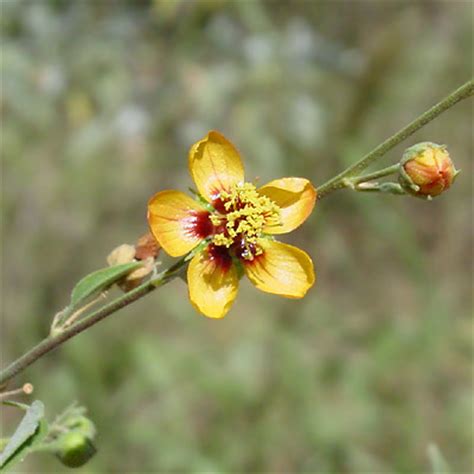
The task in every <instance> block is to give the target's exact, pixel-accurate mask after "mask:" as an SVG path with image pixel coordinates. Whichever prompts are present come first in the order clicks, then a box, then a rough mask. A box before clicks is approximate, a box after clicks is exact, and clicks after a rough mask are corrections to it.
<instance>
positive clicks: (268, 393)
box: [1, 0, 473, 473]
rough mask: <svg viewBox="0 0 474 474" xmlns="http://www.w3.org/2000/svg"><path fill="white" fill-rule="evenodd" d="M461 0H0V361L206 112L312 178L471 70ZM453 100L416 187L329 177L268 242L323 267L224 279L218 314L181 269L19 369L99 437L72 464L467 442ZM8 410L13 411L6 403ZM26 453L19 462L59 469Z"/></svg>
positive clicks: (250, 466)
mask: <svg viewBox="0 0 474 474" xmlns="http://www.w3.org/2000/svg"><path fill="white" fill-rule="evenodd" d="M472 10H473V4H472V2H470V1H465V2H463V1H453V2H449V1H446V2H434V1H418V2H416V1H415V2H406V1H390V2H388V1H387V2H385V1H337V2H331V1H316V0H314V1H279V2H258V1H250V0H247V1H245V0H240V1H232V2H229V1H224V0H214V1H210V0H209V1H185V0H173V1H172V0H154V1H152V0H148V1H138V0H135V1H133V0H129V1H112V0H108V1H106V0H97V1H92V0H90V1H87V0H82V1H74V2H73V1H60V0H56V1H53V0H51V1H42V0H17V1H15V0H2V1H1V27H2V36H3V38H2V46H1V60H2V87H1V94H2V97H1V111H2V118H3V120H2V128H1V146H2V156H3V185H2V198H3V216H4V217H3V231H2V232H3V265H2V284H3V295H4V299H3V319H2V341H1V346H2V365H5V364H7V363H8V362H10V361H12V360H13V359H14V358H15V357H17V356H19V355H20V354H21V353H22V352H24V351H25V350H26V349H27V348H29V347H31V346H32V345H33V344H34V343H35V342H37V341H39V340H40V339H41V338H42V337H44V336H45V335H46V334H47V331H48V328H49V325H50V322H51V318H52V316H53V315H54V313H55V312H56V311H57V310H59V309H60V308H62V307H64V306H65V305H66V304H67V302H68V295H69V292H70V289H71V288H72V287H73V285H74V283H75V282H76V281H77V280H78V279H79V278H80V277H82V276H83V275H85V274H86V273H88V272H90V271H92V270H94V269H97V268H100V267H103V266H104V265H105V264H106V262H105V257H106V255H107V254H108V253H109V251H110V250H111V249H113V248H114V247H115V246H116V245H118V244H120V243H124V242H128V243H133V242H134V241H135V240H136V238H137V237H138V236H139V235H141V234H142V233H143V232H144V231H145V230H146V225H147V224H146V219H145V215H146V203H147V199H148V198H149V197H150V196H151V195H152V194H154V193H155V192H157V191H158V190H161V189H166V188H179V189H182V190H185V189H186V187H187V186H189V185H191V180H190V178H189V175H188V171H187V151H188V149H189V147H190V145H191V144H192V143H194V142H195V141H197V140H198V139H200V138H201V137H202V136H203V135H204V134H205V133H206V132H207V130H209V129H212V128H216V129H219V130H220V131H222V132H223V133H225V135H226V136H227V137H228V138H230V139H231V140H232V141H233V142H234V143H235V144H236V145H237V146H238V148H239V149H240V151H241V152H242V154H243V156H244V160H245V166H246V171H247V176H248V177H249V178H250V179H253V178H254V177H256V176H258V177H259V179H260V182H261V183H264V182H266V181H268V180H270V179H274V178H277V177H281V176H305V177H308V178H310V179H311V180H313V181H314V183H315V184H316V185H318V184H321V183H322V182H323V181H325V180H326V179H328V178H330V177H332V176H333V175H334V174H336V173H337V172H338V171H340V170H342V169H343V168H344V167H345V166H347V165H348V164H350V163H352V162H354V161H355V160H356V159H358V158H360V157H361V156H362V155H363V154H365V153H366V152H367V151H369V150H370V149H371V148H373V147H374V146H375V145H377V144H378V143H379V142H381V141H382V140H383V139H385V138H386V137H387V136H389V135H390V134H391V133H393V132H395V131H396V130H398V129H399V128H400V127H401V126H403V125H405V124H406V123H408V122H409V121H410V120H412V119H414V118H415V117H416V116H417V115H418V114H419V113H421V112H423V111H424V110H425V109H426V108H428V107H429V106H430V105H432V104H433V103H434V102H436V101H437V100H439V99H440V98H441V97H443V96H445V95H446V94H448V93H449V92H450V91H451V90H452V89H454V88H455V87H457V86H458V85H460V84H461V83H463V82H465V81H466V80H467V79H469V77H470V75H471V73H472V52H473V47H472V45H473V35H472V31H473V30H472V28H473V25H472V13H473V11H472ZM472 130H473V117H472V105H471V103H469V101H464V102H463V103H461V104H458V105H457V106H456V107H455V108H453V109H451V110H450V111H448V112H447V113H445V114H444V115H442V116H441V117H440V118H438V119H437V120H436V121H435V122H433V123H431V124H430V125H429V126H427V127H425V128H424V129H422V130H421V131H420V132H418V133H417V134H416V135H414V136H412V137H411V138H410V139H409V140H407V141H406V142H405V143H404V144H403V145H401V146H399V147H397V148H396V149H395V150H393V151H392V152H391V153H390V154H389V155H388V156H387V157H386V159H385V161H384V162H383V163H381V164H380V166H382V165H384V164H387V165H388V164H391V163H394V162H396V161H398V159H399V157H400V156H401V154H402V152H403V149H404V148H405V147H407V146H409V145H411V144H414V143H416V142H419V141H425V140H431V141H435V142H437V143H445V144H447V145H448V146H449V150H450V152H451V155H452V157H453V159H454V161H455V163H456V165H457V167H458V168H461V169H462V170H463V173H462V174H461V175H460V177H459V179H458V181H457V182H456V185H455V186H454V187H453V188H452V190H450V192H449V193H448V194H446V195H443V196H442V197H440V198H438V199H436V200H434V201H433V202H425V201H422V200H417V199H414V198H408V197H395V196H375V195H363V194H355V193H351V192H349V191H343V192H339V193H336V194H334V195H332V196H331V197H330V198H328V199H325V200H324V201H322V202H321V203H318V205H317V207H316V209H315V212H314V213H313V215H312V217H311V219H310V220H309V221H308V222H307V223H306V225H305V226H303V227H302V228H301V229H300V230H298V231H296V232H295V233H292V234H291V235H290V236H288V237H286V238H285V239H286V241H288V242H291V243H292V244H294V245H298V246H300V247H302V248H304V249H306V250H307V251H308V252H309V253H310V254H311V255H312V257H313V259H314V261H315V264H316V268H317V272H318V276H319V280H318V282H317V284H316V286H315V287H314V288H313V289H312V290H311V291H310V292H309V294H308V296H307V297H306V298H305V299H303V300H300V301H291V300H284V299H280V298H278V297H276V296H271V295H267V294H263V293H260V292H258V291H256V290H255V289H254V288H253V287H251V285H250V284H248V282H245V283H243V284H242V288H241V292H240V295H239V298H238V300H237V303H236V304H235V307H234V309H233V310H232V311H231V313H230V314H229V315H228V316H227V317H226V318H225V319H224V320H222V321H214V320H208V319H206V318H204V317H202V316H200V315H198V314H197V313H195V311H194V310H193V309H192V307H191V305H190V303H189V302H188V300H187V292H186V287H185V285H184V284H183V282H181V281H173V282H172V283H171V284H169V285H168V286H167V287H166V288H165V289H163V290H161V291H158V292H156V293H154V294H152V295H150V296H148V297H147V298H146V299H144V300H142V301H140V302H138V303H136V304H134V305H133V306H132V307H130V308H128V309H126V310H123V311H122V312H121V313H118V314H116V315H114V316H112V317H110V318H109V319H107V320H106V321H105V322H103V323H101V324H100V325H98V326H96V327H94V328H93V329H92V330H90V331H88V332H87V333H84V334H82V335H81V336H79V337H78V338H76V339H74V340H72V341H70V342H68V343H67V344H66V345H64V346H63V347H62V348H61V349H59V350H57V351H56V352H54V353H51V354H50V355H48V356H47V357H45V358H43V359H42V360H41V361H39V362H37V363H36V364H35V365H34V366H32V367H31V368H29V369H28V370H27V371H25V372H24V373H23V375H22V376H21V377H19V378H18V379H17V383H18V384H20V383H22V382H26V381H29V382H32V383H33V384H34V385H35V387H36V393H35V396H36V397H37V398H39V399H41V400H43V401H44V402H45V404H46V407H47V411H48V415H49V417H50V418H53V417H54V415H55V414H56V413H58V412H59V411H61V410H62V409H63V408H64V407H66V406H67V405H69V404H70V402H71V401H73V400H78V401H79V402H80V403H81V404H84V405H85V406H87V407H88V409H89V414H90V416H91V418H92V419H93V420H94V422H95V423H96V425H97V428H98V431H99V436H98V438H97V446H98V449H99V453H98V454H97V456H96V457H95V458H94V459H93V460H92V461H91V462H90V463H89V464H87V465H86V466H85V467H84V468H82V469H80V470H79V472H85V473H108V472H110V473H117V472H196V473H197V472H229V473H231V472H262V473H273V472H312V473H389V472H394V473H395V472H396V473H424V472H431V467H430V463H429V459H428V456H427V447H428V445H429V444H430V443H435V444H436V445H438V447H439V448H440V450H441V451H442V453H443V454H444V456H445V458H446V459H447V460H448V461H449V463H450V464H451V467H452V470H453V472H456V473H461V472H463V473H464V472H466V473H467V472H471V471H472V469H473V459H472V452H471V448H472V443H473V437H472V434H473V433H472V425H471V423H470V421H472V419H473V405H472V404H473V398H472V397H473V393H472V382H473V378H472V374H473V372H472V370H473V365H472V355H473V344H472V342H473V337H472V335H473V324H472V314H471V313H472V292H471V289H472V283H473V282H472V259H471V257H472V230H473V227H472V179H471V178H472V171H473V170H472V156H473V142H472ZM3 421H4V428H5V432H6V431H11V430H13V428H14V426H15V423H17V422H18V416H17V413H16V412H14V411H13V410H12V409H8V410H6V411H5V416H4V419H3ZM66 471H67V469H66V468H65V467H63V466H62V465H61V464H59V462H58V461H57V460H56V459H54V458H53V457H49V456H47V455H36V456H31V457H30V458H28V459H27V461H26V462H25V463H23V464H22V465H21V466H20V468H19V470H18V472H31V473H33V472H34V473H38V472H66Z"/></svg>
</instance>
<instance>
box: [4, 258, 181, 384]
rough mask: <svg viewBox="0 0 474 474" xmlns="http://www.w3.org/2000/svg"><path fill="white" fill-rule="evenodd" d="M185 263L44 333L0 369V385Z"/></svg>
mask: <svg viewBox="0 0 474 474" xmlns="http://www.w3.org/2000/svg"><path fill="white" fill-rule="evenodd" d="M186 263H187V260H186V259H185V258H182V259H180V260H178V261H177V262H176V263H175V264H174V265H172V266H171V267H170V268H168V269H167V270H164V271H163V272H161V273H160V274H159V275H158V276H157V277H156V278H153V279H151V280H148V281H146V282H145V283H142V284H141V285H140V286H138V287H137V288H135V289H134V290H131V291H129V292H128V293H124V294H123V295H121V296H119V297H118V298H116V299H115V300H113V301H111V302H110V303H108V304H106V305H104V306H103V307H102V308H100V309H98V310H97V311H95V312H93V313H91V314H90V315H88V316H86V317H85V318H83V319H81V320H80V321H77V322H76V323H75V324H73V325H71V326H68V327H67V328H65V329H64V330H63V331H61V332H58V333H56V334H54V335H53V336H49V337H46V338H45V339H43V340H42V341H41V342H40V343H39V344H37V345H36V346H34V347H33V348H32V349H30V350H29V351H28V352H26V353H25V354H23V355H22V356H21V357H20V358H19V359H17V360H16V361H14V362H12V363H11V364H10V365H9V366H8V367H7V368H6V369H4V370H3V371H2V372H1V373H0V386H2V385H3V384H5V383H6V382H8V381H9V380H10V379H12V378H13V377H15V376H16V375H17V374H18V373H20V372H22V371H23V370H24V369H26V368H27V367H28V366H30V365H31V364H33V362H35V361H36V360H38V359H39V358H40V357H43V356H44V355H45V354H47V353H48V352H50V351H52V350H53V349H56V347H58V346H60V345H61V344H62V343H63V342H66V341H67V340H68V339H71V338H72V337H74V336H77V335H78V334H80V333H81V332H82V331H85V330H86V329H88V328H90V327H91V326H93V325H94V324H97V323H98V322H99V321H102V320H103V319H104V318H106V317H107V316H110V315H111V314H113V313H115V312H116V311H118V310H120V309H122V308H125V306H128V305H129V304H131V303H133V302H135V301H137V300H139V299H140V298H143V297H144V296H145V295H147V294H148V293H150V292H152V291H153V290H154V289H156V288H158V287H160V286H163V285H164V284H166V283H168V282H169V281H170V280H172V279H173V278H175V277H177V276H178V275H179V271H180V270H181V269H183V268H184V266H185V265H186Z"/></svg>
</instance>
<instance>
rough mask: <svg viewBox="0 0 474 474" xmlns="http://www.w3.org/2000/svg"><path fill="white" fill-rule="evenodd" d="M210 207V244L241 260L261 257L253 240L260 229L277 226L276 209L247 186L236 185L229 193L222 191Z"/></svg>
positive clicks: (272, 203) (251, 187) (255, 239)
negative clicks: (222, 247)
mask: <svg viewBox="0 0 474 474" xmlns="http://www.w3.org/2000/svg"><path fill="white" fill-rule="evenodd" d="M214 207H215V208H216V213H214V214H211V215H210V216H209V219H210V220H211V222H212V224H213V225H214V227H215V229H216V232H215V234H214V235H213V238H212V242H213V244H214V245H216V246H225V247H226V248H231V247H232V248H233V249H234V251H235V253H236V256H238V257H241V258H244V259H245V260H253V259H254V257H255V256H257V255H260V254H261V253H262V250H261V248H260V247H259V246H258V242H257V240H258V238H259V237H260V236H261V235H262V233H263V230H264V228H265V227H268V226H276V225H279V224H280V223H281V219H280V208H279V206H277V205H276V204H275V203H274V202H273V201H272V200H271V199H270V198H269V197H267V196H264V195H262V194H259V193H258V191H257V189H256V188H255V186H254V185H253V184H251V183H239V184H236V185H234V186H233V187H232V188H231V190H230V191H229V192H227V191H222V192H221V193H220V195H219V198H218V199H217V200H216V202H215V203H214Z"/></svg>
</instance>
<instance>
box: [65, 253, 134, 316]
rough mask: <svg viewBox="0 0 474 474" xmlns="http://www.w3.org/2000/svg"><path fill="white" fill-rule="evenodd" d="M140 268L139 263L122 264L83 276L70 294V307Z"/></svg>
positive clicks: (75, 305)
mask: <svg viewBox="0 0 474 474" xmlns="http://www.w3.org/2000/svg"><path fill="white" fill-rule="evenodd" d="M141 266H142V263H141V262H130V263H123V264H121V265H114V266H113V267H107V268H103V269H102V270H97V271H95V272H93V273H90V274H89V275H87V276H85V277H84V278H83V279H82V280H80V281H79V283H78V284H77V285H76V286H75V287H74V289H73V290H72V293H71V307H73V308H74V307H77V306H78V305H79V304H81V303H82V302H83V301H84V300H86V299H87V298H89V297H91V296H93V295H94V294H96V293H98V292H99V291H102V290H104V289H105V288H107V287H109V286H111V285H112V284H114V283H115V282H116V281H117V280H120V278H122V277H123V276H125V275H127V273H130V272H131V271H133V270H135V269H136V268H139V267H141Z"/></svg>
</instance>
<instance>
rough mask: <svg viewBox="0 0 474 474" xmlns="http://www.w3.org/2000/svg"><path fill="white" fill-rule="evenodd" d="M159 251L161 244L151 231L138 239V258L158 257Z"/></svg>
mask: <svg viewBox="0 0 474 474" xmlns="http://www.w3.org/2000/svg"><path fill="white" fill-rule="evenodd" d="M159 253H160V244H159V243H158V242H157V240H156V239H155V237H153V234H152V233H151V232H148V233H147V234H145V235H142V236H141V237H140V238H139V239H138V240H137V245H136V246H135V258H136V259H137V260H146V259H147V258H148V257H153V258H156V257H158V254H159Z"/></svg>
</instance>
